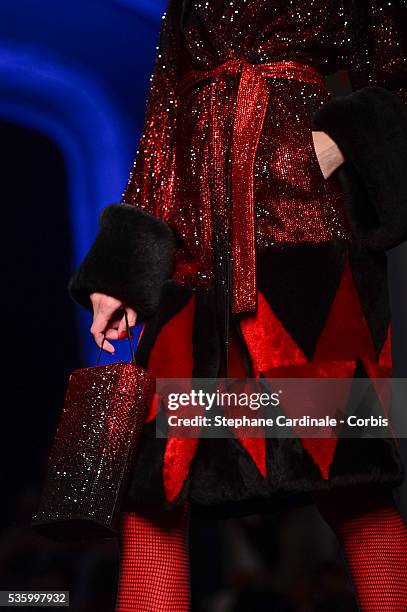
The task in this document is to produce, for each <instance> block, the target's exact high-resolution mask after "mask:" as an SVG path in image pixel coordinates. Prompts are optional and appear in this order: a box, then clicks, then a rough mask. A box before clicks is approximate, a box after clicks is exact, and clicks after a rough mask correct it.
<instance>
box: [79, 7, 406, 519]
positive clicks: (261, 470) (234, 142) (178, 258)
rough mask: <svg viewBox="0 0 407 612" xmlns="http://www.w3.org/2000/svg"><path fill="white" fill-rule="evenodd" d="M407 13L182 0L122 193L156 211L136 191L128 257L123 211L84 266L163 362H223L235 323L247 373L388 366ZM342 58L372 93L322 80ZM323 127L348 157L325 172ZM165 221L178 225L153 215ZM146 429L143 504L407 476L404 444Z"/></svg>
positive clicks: (236, 358) (233, 370)
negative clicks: (345, 91)
mask: <svg viewBox="0 0 407 612" xmlns="http://www.w3.org/2000/svg"><path fill="white" fill-rule="evenodd" d="M406 12H407V11H406V7H405V5H404V4H403V3H402V2H399V1H397V0H386V2H385V1H384V0H372V1H371V2H365V1H364V0H338V1H336V0H333V1H330V2H322V0H321V1H319V0H318V1H315V0H312V1H311V0H292V1H290V2H285V1H281V0H267V1H265V0H231V1H230V2H225V1H222V0H208V1H207V2H200V1H199V2H198V0H184V1H182V0H170V2H169V5H168V9H167V12H166V14H165V16H164V20H163V25H162V29H161V35H160V41H159V47H158V52H157V58H156V64H155V67H154V72H153V75H152V79H151V87H150V91H149V97H148V103H147V108H146V115H145V124H144V131H143V135H142V138H141V141H140V145H139V151H138V153H137V156H136V160H135V164H134V168H133V171H132V173H131V176H130V179H129V182H128V185H127V187H126V190H125V193H124V195H123V202H126V203H127V204H130V205H132V206H133V207H136V210H138V211H140V210H142V211H144V212H145V213H147V215H145V216H144V217H140V215H139V219H140V218H142V224H144V225H143V231H142V230H141V229H140V230H138V229H137V228H139V227H141V225H142V224H141V225H140V223H139V221H137V220H136V221H135V222H134V224H133V221H132V220H131V219H130V217H131V214H130V211H129V210H128V208H130V207H125V208H126V212H123V211H122V213H123V215H122V223H123V225H122V227H121V234H120V235H121V241H122V244H121V247H120V248H121V249H124V248H125V247H123V237H124V236H126V235H127V234H129V239H128V245H132V246H131V249H130V247H129V251H128V253H127V255H128V259H127V260H128V266H127V268H126V266H125V267H124V269H123V271H122V267H123V264H122V263H121V262H123V259H124V256H125V255H126V253H125V252H124V251H121V253H120V257H117V259H116V260H115V259H114V256H115V254H114V248H113V246H112V235H110V239H109V240H110V242H109V243H108V242H106V241H104V240H103V231H105V230H106V227H109V231H110V232H111V233H112V232H114V229H112V228H113V227H114V223H113V222H112V219H113V217H114V215H113V212H114V211H110V212H111V218H110V217H109V218H108V219H107V221H106V223H105V227H104V229H103V228H102V230H101V234H102V236H101V237H99V243H98V248H99V251H98V250H97V249H96V251H95V250H94V251H93V252H92V254H91V259H90V260H89V258H88V261H87V262H86V261H85V262H84V264H83V266H82V269H81V270H80V272H79V275H77V276H76V277H75V279H74V281H73V282H72V283H71V292H72V295H73V297H74V298H75V299H77V300H78V301H79V302H81V303H83V304H85V305H89V302H88V297H87V296H88V294H89V292H90V291H92V290H99V291H103V292H105V293H110V294H112V295H115V297H119V298H121V299H123V300H125V301H127V302H128V303H130V304H132V305H133V306H134V307H136V308H137V310H138V311H139V313H140V315H141V316H142V317H143V318H144V319H145V321H146V323H145V327H144V330H143V336H142V340H141V342H140V344H139V347H138V351H137V358H138V360H139V363H141V364H143V365H145V366H146V367H147V368H148V369H149V371H150V372H151V373H152V374H153V375H154V376H157V377H165V378H168V377H191V376H199V377H211V376H216V375H218V374H219V372H220V371H222V372H224V371H225V369H224V368H225V363H226V361H225V357H224V354H225V351H224V347H225V344H226V342H227V339H228V338H227V336H228V334H227V333H226V330H227V329H229V333H230V341H229V350H228V355H229V361H228V372H229V374H231V375H242V376H243V375H245V374H247V373H249V374H250V375H253V376H260V375H265V376H290V377H296V376H298V377H303V376H305V377H313V376H327V377H353V376H388V375H390V372H391V353H390V312H389V305H388V297H387V279H386V257H385V253H384V249H386V248H389V247H391V246H394V245H395V244H397V243H399V242H401V241H402V240H403V239H404V238H405V237H406V236H407V213H406V211H405V210H404V209H403V202H405V201H406V200H404V201H403V197H404V195H407V194H406V189H405V186H404V183H403V181H402V179H403V178H404V177H403V173H402V171H401V170H400V169H401V168H402V166H403V164H405V162H406V159H407V151H406V146H405V145H404V144H403V143H404V142H405V138H404V137H403V138H401V137H398V140H397V138H396V140H397V142H396V141H395V140H393V141H392V142H390V140H391V138H390V137H389V134H390V133H392V134H394V133H397V134H400V133H403V134H404V136H405V135H406V134H407V131H406V132H403V130H407V128H406V126H407V119H406V114H405V107H404V104H403V102H402V100H403V99H405V96H406V90H405V86H406V83H407V55H406V31H405V17H406ZM341 69H344V70H345V71H346V72H347V74H348V77H349V80H350V83H351V85H352V88H353V90H355V93H353V94H350V95H347V96H345V97H344V98H339V99H331V96H330V93H329V90H328V87H327V85H326V78H325V77H326V76H327V75H331V74H333V73H336V72H338V71H339V70H341ZM313 125H314V129H320V130H323V131H325V132H328V133H329V134H330V135H331V136H332V137H333V138H334V140H335V141H336V142H337V143H338V144H339V146H340V148H341V149H342V151H343V152H344V153H345V157H346V159H347V161H346V163H345V165H344V166H343V167H342V168H341V170H340V171H338V172H337V173H335V174H334V175H333V176H332V177H331V178H329V179H328V180H324V178H323V176H322V173H321V171H320V168H319V164H318V160H317V158H316V155H315V152H314V148H313V144H312V136H311V131H312V126H313ZM393 128H394V129H393ZM403 147H404V148H403ZM389 155H390V157H391V159H392V162H391V164H389V167H385V166H386V164H385V163H384V160H385V159H389V157H388V156H389ZM393 158H394V159H393ZM390 166H391V167H390ZM375 180H376V182H377V181H379V182H377V184H375V183H374V181H375ZM390 184H391V185H392V186H393V189H395V191H396V192H397V193H396V195H394V193H393V192H392V193H393V195H391V194H390V191H391V189H390ZM394 185H397V187H394ZM403 190H404V191H403ZM379 192H380V195H378V193H379ZM404 208H406V207H405V206H404ZM133 210H134V209H133ZM383 210H384V215H383V214H382V212H383ZM127 217H128V218H129V219H127ZM152 218H156V219H157V218H158V219H160V220H163V221H165V223H166V226H167V227H169V228H170V229H171V231H172V236H173V240H174V241H175V242H173V243H171V244H170V242H171V241H170V240H169V241H168V240H167V238H168V237H166V236H164V235H162V234H160V232H162V231H164V230H163V227H162V226H160V227H159V228H158V226H157V228H158V230H159V231H158V230H157V232H156V231H155V228H153V229H152V230H151V232H149V230H148V229H147V230H146V229H145V224H146V223H147V224H148V223H150V221H151V219H152ZM134 219H136V217H134ZM112 223H113V224H112ZM125 226H126V227H125ZM137 231H139V232H140V239H139V240H138V238H137V236H138V235H137ZM147 234H149V235H148V236H147ZM141 236H142V237H143V240H144V242H143V245H147V246H146V253H145V254H144V256H143V253H142V251H143V249H142V248H140V244H141V242H142V240H141ZM161 239H162V240H163V242H162V243H161V242H160V240H161ZM137 240H138V242H137ZM166 240H167V242H166ZM134 241H135V243H134ZM113 242H114V241H113ZM158 244H159V245H161V246H162V249H163V250H162V251H160V252H161V253H165V259H166V266H167V267H165V266H164V268H165V269H163V268H162V259H163V257H164V256H163V257H161V259H160V257H158V260H159V261H157V252H156V251H157V250H160V249H161V246H160V249H158V247H157V245H158ZM103 250H104V255H103V253H102V255H101V256H100V257H99V255H98V253H99V252H102V251H103ZM106 252H108V253H109V258H110V259H112V258H113V260H114V261H115V262H116V268H115V270H114V275H115V278H114V279H113V274H112V275H111V276H112V278H109V273H108V272H106V271H105V273H104V274H103V272H101V270H103V266H101V265H100V263H101V262H102V261H105V260H106ZM136 253H137V257H136V255H135V254H136ZM143 257H144V259H143ZM168 258H169V259H170V260H171V265H170V268H171V273H170V276H171V279H170V280H165V279H166V278H167V277H168V270H169V267H168V266H169V264H168ZM135 259H137V261H135ZM89 261H90V262H91V265H90V264H89ZM95 262H96V263H95ZM92 265H93V268H92ZM98 265H99V268H98ZM107 267H108V266H107V265H106V266H105V268H104V269H105V270H106V268H107ZM146 268H147V269H148V273H149V274H150V277H149V278H148V279H146V280H143V281H142V282H141V280H140V279H141V276H142V272H140V270H142V269H143V270H145V269H146ZM137 275H138V276H137ZM117 278H119V281H117ZM138 281H140V282H139V284H137V282H138ZM132 283H133V285H132ZM131 285H132V286H133V288H132V287H131ZM135 286H137V291H135V289H134V287H135ZM144 293H146V297H145V299H144V297H143V296H144ZM147 294H148V295H147ZM143 299H144V301H143ZM225 313H230V317H229V318H228V317H227V316H225ZM222 367H223V370H222V369H221V368H222ZM145 430H146V431H145V436H144V439H143V444H142V448H141V451H140V454H139V458H138V460H137V463H136V466H135V470H134V477H133V481H132V484H131V487H130V491H129V503H130V500H133V501H134V500H137V499H138V500H139V501H138V502H137V503H140V499H141V498H143V503H145V504H152V505H155V504H170V505H171V504H173V503H176V502H177V501H179V500H182V499H184V498H185V497H189V498H190V499H191V500H192V501H193V502H194V503H196V504H199V505H200V506H214V505H216V506H217V507H220V506H222V507H224V508H229V509H230V508H235V509H236V508H237V507H239V508H242V507H243V508H247V507H248V505H250V504H254V506H255V509H258V508H259V504H260V500H263V502H264V503H266V502H268V501H269V500H273V499H275V496H276V495H277V494H280V493H284V494H285V493H289V494H297V493H299V492H306V491H312V490H316V489H323V488H329V487H332V486H342V485H347V484H350V483H352V484H355V483H357V484H360V483H364V482H387V483H389V484H392V483H393V484H394V483H398V482H400V480H401V478H402V467H401V465H400V461H399V458H398V455H397V452H396V450H395V446H394V444H393V443H392V442H385V441H378V440H369V441H367V440H365V441H360V440H359V441H355V440H340V441H339V442H337V441H336V440H317V439H314V440H310V439H304V440H296V441H293V440H273V441H271V440H264V439H256V440H248V439H245V440H200V441H199V442H198V441H197V440H191V439H188V440H177V439H170V440H168V442H166V441H163V440H157V439H156V438H155V433H154V409H152V413H151V415H150V421H149V423H148V424H147V425H146V428H145ZM355 449H356V450H355ZM250 507H251V506H250ZM233 511H234V510H233ZM239 511H240V510H239ZM243 511H245V510H243Z"/></svg>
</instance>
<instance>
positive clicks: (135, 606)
mask: <svg viewBox="0 0 407 612" xmlns="http://www.w3.org/2000/svg"><path fill="white" fill-rule="evenodd" d="M171 515H172V516H171V517H165V518H164V517H162V516H161V517H155V518H154V519H152V518H146V517H144V516H140V515H139V514H136V513H133V512H125V513H124V514H123V519H122V525H121V534H120V536H121V537H120V548H121V563H120V575H119V590H118V596H117V607H116V611H117V612H129V611H131V612H188V611H189V609H190V608H189V555H188V537H187V535H188V511H187V510H186V509H182V510H181V511H180V512H178V513H175V514H174V513H171Z"/></svg>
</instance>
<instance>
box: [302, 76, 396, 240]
mask: <svg viewBox="0 0 407 612" xmlns="http://www.w3.org/2000/svg"><path fill="white" fill-rule="evenodd" d="M313 129H315V130H321V131H323V132H326V133H327V134H328V135H329V136H330V137H331V138H332V139H333V140H334V141H335V142H336V144H337V145H338V147H339V148H340V149H341V151H342V153H343V154H344V157H345V159H346V162H345V163H344V164H343V165H342V166H341V167H340V168H339V169H338V170H337V171H336V174H337V177H338V179H339V181H340V183H341V185H342V188H343V194H344V206H345V210H346V213H347V217H348V220H349V223H350V225H351V229H352V230H353V233H354V235H355V237H356V238H358V239H359V240H361V242H363V243H364V244H365V246H368V247H370V248H373V249H389V248H392V247H394V246H397V245H398V244H400V243H401V242H403V241H404V240H406V239H407V106H406V105H405V104H404V103H403V102H402V100H401V99H400V98H399V96H397V95H396V94H394V93H392V92H391V91H389V90H387V89H384V88H382V87H376V86H367V87H364V88H362V89H360V90H358V91H355V92H353V93H352V94H349V95H348V96H344V97H339V98H334V99H333V100H331V101H330V102H328V103H326V104H325V105H323V106H322V107H321V108H320V109H319V110H318V111H317V112H316V113H315V115H314V118H313Z"/></svg>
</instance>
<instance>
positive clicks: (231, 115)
mask: <svg viewBox="0 0 407 612" xmlns="http://www.w3.org/2000/svg"><path fill="white" fill-rule="evenodd" d="M405 16H406V7H405V3H402V2H398V1H396V0H390V1H386V2H384V1H383V0H374V1H373V2H369V3H367V2H362V1H356V0H350V1H345V0H339V1H338V2H329V3H325V2H322V1H319V0H317V1H315V0H305V1H300V0H291V1H290V2H288V3H287V2H282V1H281V0H275V1H273V2H268V1H267V2H266V1H265V0H231V1H230V2H222V1H220V0H208V1H206V2H201V1H200V0H184V1H183V2H182V1H181V0H170V2H169V4H168V8H167V12H166V14H165V17H164V19H163V26H162V30H161V36H160V41H159V47H158V52H157V60H156V64H155V68H154V72H153V75H152V81H151V87H150V93H149V101H148V105H147V110H146V118H145V125H144V132H143V136H142V139H141V142H140V147H139V151H138V155H137V157H136V161H135V165H134V168H133V171H132V173H131V177H130V180H129V182H128V185H127V188H126V190H125V193H124V194H123V199H124V200H125V201H127V202H131V203H133V204H135V205H137V206H141V207H143V208H146V209H147V210H149V211H150V212H153V213H154V214H157V215H159V216H162V217H164V218H165V219H166V220H167V221H168V222H169V223H170V225H171V226H172V227H173V228H174V229H175V230H176V231H177V233H178V234H179V236H180V237H181V238H182V246H181V247H180V248H179V250H178V253H177V262H178V265H177V267H176V270H175V277H176V278H177V279H178V280H180V281H182V282H190V283H192V284H196V285H202V284H203V285H205V284H207V283H210V282H212V281H213V276H214V261H213V260H214V256H215V258H216V260H217V261H216V262H215V263H217V264H218V263H219V261H218V260H219V258H222V256H223V257H224V252H225V249H226V248H227V244H226V245H225V244H222V245H221V246H219V244H218V243H216V241H215V242H214V236H213V225H214V214H215V217H216V220H217V222H218V223H219V224H220V225H221V227H222V229H223V232H224V235H225V240H226V237H228V234H229V225H230V219H229V215H228V214H227V211H226V212H224V211H222V210H219V207H218V205H219V201H220V200H222V201H227V202H230V200H234V203H235V205H236V208H235V212H237V214H236V216H234V217H233V221H232V223H233V225H234V229H235V230H237V231H235V233H234V234H233V237H232V241H233V247H232V250H233V254H234V258H235V261H236V265H235V270H234V271H235V281H236V283H235V284H234V292H233V297H234V306H235V309H236V310H243V309H245V308H249V309H250V308H251V306H252V303H253V295H254V294H253V284H254V277H253V266H252V265H250V268H249V273H248V274H247V278H244V274H243V273H238V272H237V270H238V269H240V270H243V269H244V266H245V265H246V264H247V262H248V261H252V259H253V232H254V242H255V247H256V248H257V250H259V249H265V248H268V247H270V246H272V245H273V244H275V243H276V242H278V243H293V242H294V243H298V242H313V243H315V242H323V241H327V240H331V239H335V238H336V239H337V238H339V239H343V240H348V239H349V238H350V232H349V229H348V225H347V222H346V220H345V217H344V213H343V209H342V204H341V195H340V192H339V188H338V185H337V182H336V179H335V178H332V179H329V180H328V181H325V180H324V179H323V177H322V174H321V172H320V169H319V165H318V162H317V159H316V156H315V152H314V150H313V146H312V138H311V117H312V114H313V112H314V111H315V110H316V109H317V108H318V107H319V106H320V105H321V104H323V103H324V102H326V101H327V100H328V99H329V93H328V91H327V89H326V87H325V85H324V84H322V83H321V82H316V81H315V80H312V82H307V80H306V79H286V78H280V77H279V76H278V75H274V76H269V77H265V81H266V82H265V83H264V82H263V81H262V82H261V86H259V80H258V79H257V77H255V76H254V75H255V74H256V75H258V74H259V73H258V72H255V71H254V69H253V66H257V65H258V64H264V65H265V64H270V63H273V62H280V63H281V62H286V61H287V62H295V63H297V64H302V65H305V66H309V67H311V68H313V69H314V70H316V71H318V72H319V73H320V74H321V75H323V76H324V75H327V74H331V73H334V72H336V71H337V70H338V69H342V68H345V69H347V71H348V73H349V75H350V79H351V82H352V84H353V86H354V87H361V86H363V85H366V84H370V83H376V84H379V85H383V86H385V87H388V88H390V89H392V90H393V91H395V92H397V93H399V94H400V95H401V96H403V97H405V95H406V94H405V89H404V87H405V86H404V83H405V82H406V80H407V60H406V51H405V40H404V39H403V37H404V36H405V34H403V19H405ZM222 66H223V68H222ZM239 66H240V67H242V66H244V67H245V68H244V69H243V70H242V73H241V75H240V78H234V77H233V76H232V73H233V71H235V70H237V68H238V67H239ZM191 70H193V71H195V72H201V73H202V75H203V74H204V73H205V72H206V71H208V70H209V71H217V74H221V73H222V75H224V74H225V73H228V75H229V76H230V77H232V78H227V79H225V78H221V79H215V80H212V79H208V80H205V79H201V80H200V81H199V82H198V83H196V85H195V86H194V87H192V88H187V90H185V88H182V87H180V83H182V81H183V79H185V78H186V75H187V74H188V73H190V71H191ZM266 88H267V95H266V92H265V89H266ZM249 91H250V94H249ZM249 98H250V100H249ZM248 102H249V112H248V113H247V115H246V123H244V121H243V120H242V121H238V122H236V113H239V109H240V110H242V109H246V108H247V103H248ZM251 105H252V106H253V107H257V111H258V112H257V114H256V116H255V114H254V112H251V111H250V106H251ZM240 115H241V116H242V115H243V113H240ZM248 119H249V120H248ZM234 126H235V128H236V129H235V133H234ZM233 135H234V136H235V137H233ZM240 137H241V138H240ZM257 138H258V144H257V142H256V141H257ZM236 139H237V142H239V143H240V146H239V147H238V148H236V147H234V144H235V143H236ZM242 139H244V140H245V141H246V144H247V147H248V148H247V149H246V148H245V147H243V148H242V146H241V141H242ZM217 149H218V150H219V151H221V153H222V156H223V158H222V160H218V157H217V155H216V150H217ZM214 151H215V155H214ZM245 155H247V160H246V163H244V168H246V169H247V168H249V165H250V164H251V163H252V162H253V177H254V180H253V198H251V185H250V181H249V185H247V182H248V181H247V178H246V174H247V173H246V172H245V171H243V172H241V171H240V170H239V166H240V163H241V160H242V159H244V157H245ZM234 156H235V157H237V159H235V162H236V163H235V164H233V168H232V167H231V165H232V164H231V160H233V158H234ZM253 156H254V159H253ZM233 178H234V179H235V180H234V181H233V180H232V179H233ZM242 187H243V191H242ZM242 193H244V194H245V195H248V196H249V197H248V200H247V201H246V202H245V208H244V210H243V214H242V207H241V206H240V204H241V201H240V202H239V195H241V194H242ZM250 209H252V211H253V214H251V215H248V214H246V213H247V212H248V211H249V210H250ZM242 233H244V234H245V240H244V241H242V240H240V241H239V243H237V241H236V235H237V236H239V234H240V235H241V234H242ZM240 260H241V263H242V266H240V265H239V261H240ZM220 265H221V267H222V266H223V268H222V270H223V273H224V271H225V270H224V268H225V264H224V262H221V264H220ZM242 297H243V298H244V299H242Z"/></svg>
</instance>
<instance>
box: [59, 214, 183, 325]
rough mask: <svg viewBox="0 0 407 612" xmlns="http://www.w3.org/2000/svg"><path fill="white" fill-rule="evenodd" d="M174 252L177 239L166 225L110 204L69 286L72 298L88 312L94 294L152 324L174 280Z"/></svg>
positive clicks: (156, 218) (101, 216)
mask: <svg viewBox="0 0 407 612" xmlns="http://www.w3.org/2000/svg"><path fill="white" fill-rule="evenodd" d="M175 248H176V238H175V234H174V233H173V231H172V230H171V228H170V227H169V226H168V225H167V223H166V222H165V221H164V220H163V219H160V218H159V217H156V216H154V215H151V214H148V213H146V212H145V211H143V210H141V209H140V208H137V207H135V206H131V205H128V204H111V205H110V206H107V207H106V208H105V209H104V210H103V211H102V213H101V215H100V224H99V231H98V234H97V236H96V239H95V241H94V243H93V245H92V247H91V249H90V250H89V252H88V254H87V256H86V257H85V259H84V261H83V262H82V264H81V266H80V268H79V270H77V272H76V273H75V274H74V276H73V277H72V278H71V280H70V282H69V286H68V289H69V293H70V295H71V297H72V298H73V299H74V300H75V301H76V302H78V303H79V304H81V305H82V306H85V308H88V309H90V310H91V302H90V297H89V296H90V294H91V293H93V292H95V291H97V292H100V293H105V294H107V295H111V296H112V297H115V298H117V299H119V300H122V301H123V302H125V303H126V304H128V305H129V306H131V307H132V308H134V309H135V310H136V312H137V313H138V315H139V320H141V319H148V318H149V317H151V316H152V315H153V313H154V312H155V311H156V309H157V307H158V304H159V300H160V296H161V290H162V286H163V283H164V281H165V280H167V279H168V278H169V277H170V276H171V273H172V270H173V265H174V255H175Z"/></svg>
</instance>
